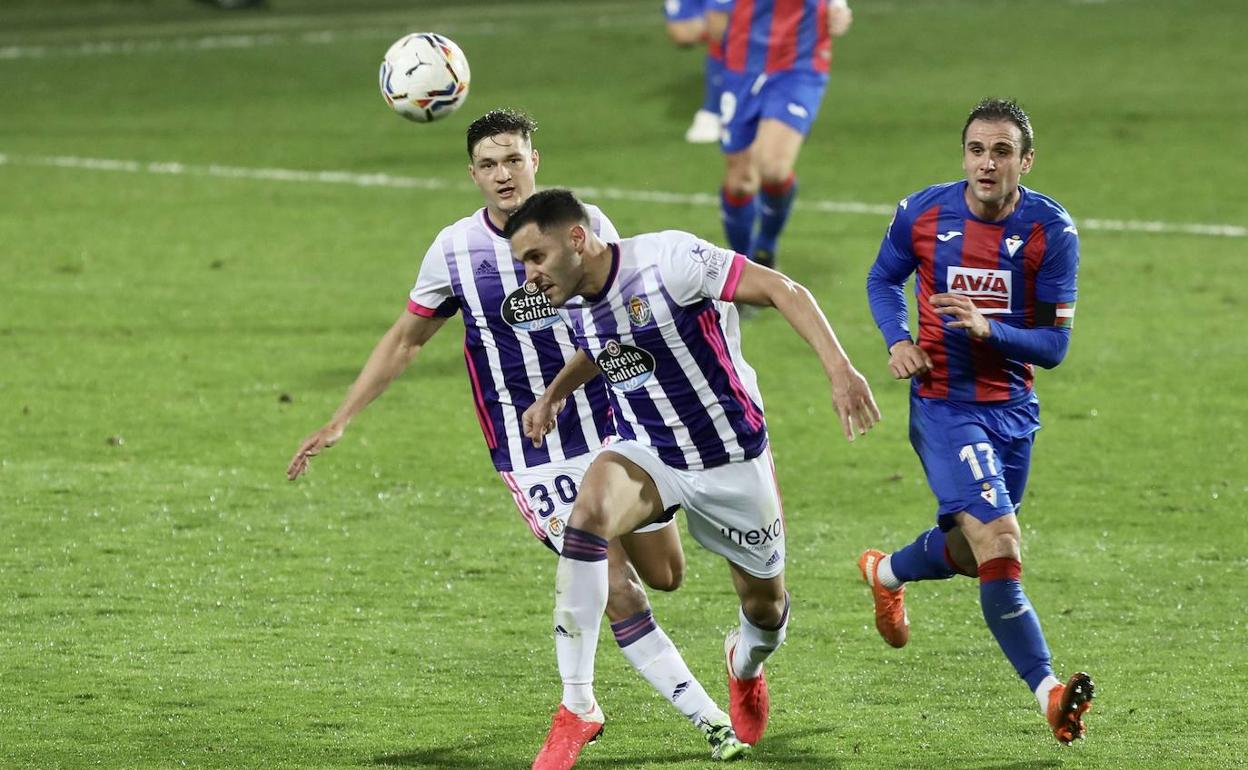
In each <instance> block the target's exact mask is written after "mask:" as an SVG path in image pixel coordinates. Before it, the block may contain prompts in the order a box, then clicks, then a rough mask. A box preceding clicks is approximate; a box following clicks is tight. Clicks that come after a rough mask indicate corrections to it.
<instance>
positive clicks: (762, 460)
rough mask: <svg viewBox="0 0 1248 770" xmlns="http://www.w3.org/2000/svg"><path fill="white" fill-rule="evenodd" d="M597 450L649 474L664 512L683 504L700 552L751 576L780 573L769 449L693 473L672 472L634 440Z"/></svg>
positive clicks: (778, 514)
mask: <svg viewBox="0 0 1248 770" xmlns="http://www.w3.org/2000/svg"><path fill="white" fill-rule="evenodd" d="M602 451H606V452H615V453H616V454H619V455H621V456H623V457H626V458H628V459H629V460H631V461H633V462H634V463H636V464H637V465H638V466H640V467H641V469H642V470H644V471H645V472H646V473H648V474H650V478H651V479H653V480H654V484H655V486H656V487H658V489H659V496H660V497H661V498H662V499H663V507H664V508H665V509H671V508H672V506H675V505H681V506H684V509H685V518H686V521H688V524H689V534H691V535H693V537H694V539H695V540H697V541H698V542H699V543H701V544H702V547H703V548H705V549H707V550H708V551H711V552H712V553H717V554H719V555H720V556H723V557H724V558H725V559H727V560H728V561H730V562H732V563H733V564H735V565H737V566H738V567H740V568H741V569H742V570H744V571H745V572H747V573H749V574H751V575H753V576H755V577H760V578H770V577H775V576H776V575H779V574H780V573H781V572H783V571H784V508H783V506H782V505H781V503H780V488H779V487H778V486H777V485H776V469H775V466H774V465H773V464H772V461H771V448H770V447H768V448H767V449H764V450H763V453H762V454H761V455H759V456H758V457H755V458H754V459H753V460H745V461H743V462H735V463H728V464H727V465H720V466H718V467H715V468H708V469H706V470H699V471H688V470H680V469H678V468H673V467H671V466H669V465H667V464H666V463H664V462H663V461H662V460H660V459H659V456H658V454H656V453H655V451H654V450H653V449H651V448H650V447H649V446H648V445H646V444H642V443H640V442H637V441H628V440H621V441H616V442H615V443H613V444H611V445H610V446H608V447H604V448H603V450H602Z"/></svg>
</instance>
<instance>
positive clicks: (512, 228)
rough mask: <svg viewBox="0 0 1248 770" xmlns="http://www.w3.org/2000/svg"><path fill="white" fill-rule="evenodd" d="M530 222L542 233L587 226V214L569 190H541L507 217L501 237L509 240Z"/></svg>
mask: <svg viewBox="0 0 1248 770" xmlns="http://www.w3.org/2000/svg"><path fill="white" fill-rule="evenodd" d="M530 222H532V223H533V224H536V225H537V229H538V230H541V231H542V232H543V233H544V232H547V231H549V230H550V229H551V228H552V227H559V226H560V225H572V224H576V223H578V222H579V223H581V224H585V225H588V224H589V214H587V213H585V207H584V206H582V205H581V202H580V201H578V200H577V199H576V196H575V195H573V194H572V191H571V190H560V189H558V188H556V189H553V190H542V191H541V192H539V193H534V194H533V195H530V196H529V199H528V200H526V201H525V202H524V203H523V204H522V205H521V206H520V208H518V209H516V210H515V211H513V212H511V216H509V217H507V226H506V227H504V228H503V236H504V237H505V238H511V236H513V235H515V234H516V231H517V230H519V229H520V228H522V227H524V226H525V225H527V224H529V223H530Z"/></svg>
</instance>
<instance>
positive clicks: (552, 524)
mask: <svg viewBox="0 0 1248 770" xmlns="http://www.w3.org/2000/svg"><path fill="white" fill-rule="evenodd" d="M546 528H547V529H548V530H550V534H552V535H554V536H555V537H559V536H560V535H562V534H563V519H560V518H552V519H551V520H550V521H549V522H547V524H546Z"/></svg>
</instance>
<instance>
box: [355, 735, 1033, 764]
mask: <svg viewBox="0 0 1248 770" xmlns="http://www.w3.org/2000/svg"><path fill="white" fill-rule="evenodd" d="M834 732H835V730H834V729H833V728H831V727H818V728H810V729H807V730H798V731H796V732H790V733H778V734H776V735H775V736H768V737H767V739H766V742H765V743H764V744H763V747H762V748H760V749H757V750H756V751H755V752H754V754H753V756H754V758H755V760H756V761H758V762H761V763H762V766H765V767H809V768H821V769H822V768H838V767H841V766H842V765H843V762H841V761H840V760H838V759H836V758H834V757H833V756H832V754H833V753H835V749H833V748H829V750H827V751H821V750H818V749H812V748H809V747H807V746H801V747H798V746H794V745H793V744H794V742H797V741H802V740H804V739H807V738H811V737H816V736H826V735H830V734H832V733H834ZM474 748H475V747H474V746H431V747H429V748H425V749H416V750H414V751H407V752H403V753H399V754H383V755H381V756H377V757H373V759H372V760H371V764H373V765H378V766H381V767H415V768H430V769H431V770H432V768H446V769H447V770H455V768H481V770H502V768H508V770H512V769H514V768H515V767H517V764H516V761H515V760H514V759H512V760H506V759H489V760H487V759H482V758H481V757H477V756H472V755H471V751H472V750H473V749H474ZM586 752H587V753H586V754H585V755H584V759H585V760H586V765H592V766H594V767H657V766H661V765H662V764H676V763H682V762H709V761H710V758H709V756H708V755H707V753H706V751H704V750H701V751H693V750H689V751H668V752H666V753H661V751H655V752H653V753H647V754H646V755H645V756H642V755H640V754H639V755H637V756H633V757H594V756H593V748H592V747H591V748H589V749H587V750H586ZM527 763H528V760H527V759H526V760H525V762H524V763H523V764H527ZM1043 766H1044V765H1036V766H1035V767H1043ZM1027 767H1031V766H1030V765H1025V764H1018V765H1001V766H997V767H991V768H989V767H984V768H980V769H979V770H1015V769H1016V768H1017V770H1024V768H1027ZM968 770H969V768H968Z"/></svg>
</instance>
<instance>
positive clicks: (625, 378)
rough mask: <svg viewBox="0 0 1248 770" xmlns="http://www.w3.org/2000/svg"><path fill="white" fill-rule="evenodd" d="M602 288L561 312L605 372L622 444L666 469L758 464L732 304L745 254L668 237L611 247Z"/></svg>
mask: <svg viewBox="0 0 1248 770" xmlns="http://www.w3.org/2000/svg"><path fill="white" fill-rule="evenodd" d="M610 248H611V253H612V264H611V273H610V277H609V278H608V279H607V284H606V286H605V287H604V288H603V290H602V291H601V292H600V293H599V294H598V295H596V296H593V297H573V298H572V299H571V300H569V301H568V303H567V304H566V305H565V306H564V307H562V308H560V309H559V315H561V316H562V317H563V319H564V321H566V322H567V323H568V325H569V326H570V327H571V328H572V330H573V334H574V335H575V337H576V343H577V345H578V346H579V347H580V348H582V349H583V350H584V351H585V352H586V353H588V354H589V357H590V358H592V359H594V361H595V362H596V363H597V364H598V367H599V368H600V369H602V371H603V373H604V374H605V375H606V378H607V382H608V385H609V386H610V388H609V392H610V394H611V403H612V405H613V406H614V407H615V418H616V430H617V432H618V433H619V435H620V437H621V438H626V439H636V440H638V441H641V442H643V443H646V444H649V445H650V446H652V447H654V449H655V450H656V451H657V452H658V454H659V457H660V458H661V459H662V460H663V462H665V463H667V464H668V465H670V466H671V467H673V468H683V469H691V470H697V469H702V468H714V467H716V466H718V465H724V464H725V463H730V462H739V461H741V460H749V459H751V458H753V457H757V456H758V455H759V454H761V453H762V452H763V450H764V449H765V448H766V446H767V425H766V423H765V421H764V419H763V399H762V396H761V395H760V394H759V392H758V381H757V377H756V376H755V374H754V370H753V369H752V368H750V365H749V364H747V363H746V362H745V359H744V358H743V357H742V356H741V332H740V326H739V321H738V317H737V313H736V309H735V308H734V307H733V306H732V305H731V304H730V303H731V301H732V298H733V296H734V295H735V294H736V290H737V283H738V281H740V279H741V270H742V268H743V266H744V263H745V257H744V256H742V255H741V254H737V253H735V252H733V251H730V250H727V249H721V248H719V247H717V246H714V245H712V244H710V243H708V242H706V241H704V240H701V239H700V238H697V237H696V236H693V235H690V234H689V233H684V232H679V231H675V230H668V231H665V232H661V233H648V234H645V235H639V236H637V237H636V238H628V239H626V240H622V241H620V242H619V243H611V244H610Z"/></svg>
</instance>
